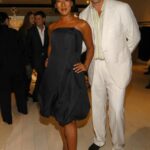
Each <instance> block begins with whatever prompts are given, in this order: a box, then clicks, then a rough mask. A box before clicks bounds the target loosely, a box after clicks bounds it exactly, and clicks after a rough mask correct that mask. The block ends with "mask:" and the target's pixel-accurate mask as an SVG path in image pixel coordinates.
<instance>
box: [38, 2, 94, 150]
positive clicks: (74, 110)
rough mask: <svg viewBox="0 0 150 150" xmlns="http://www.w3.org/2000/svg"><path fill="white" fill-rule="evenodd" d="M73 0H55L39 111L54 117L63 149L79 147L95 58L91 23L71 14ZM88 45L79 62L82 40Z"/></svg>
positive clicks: (73, 149) (88, 106)
mask: <svg viewBox="0 0 150 150" xmlns="http://www.w3.org/2000/svg"><path fill="white" fill-rule="evenodd" d="M72 5H73V2H72V1H71V0H56V3H55V7H56V8H57V10H58V12H59V13H60V15H61V16H60V19H59V20H58V21H56V22H54V23H52V24H50V25H49V37H50V42H49V49H48V55H49V57H48V62H47V63H46V64H47V68H46V70H45V74H44V76H43V81H42V83H41V87H40V97H41V101H40V113H41V115H43V116H46V117H49V116H51V115H52V116H54V117H55V118H56V120H57V121H58V122H59V125H60V131H61V134H62V137H63V150H76V149H77V126H76V120H80V119H83V118H85V117H86V116H87V114H88V112H89V109H90V105H89V100H88V94H87V89H86V85H85V82H84V73H83V72H85V71H87V70H88V67H89V65H90V62H91V60H92V57H93V42H92V35H91V29H90V27H89V25H88V24H87V23H86V22H85V21H83V20H80V19H78V18H76V17H74V16H73V15H72V14H71V7H72ZM83 40H84V42H85V44H86V46H87V55H86V60H85V62H84V64H82V63H81V62H80V55H81V49H82V41H83Z"/></svg>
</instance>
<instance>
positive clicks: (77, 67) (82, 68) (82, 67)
mask: <svg viewBox="0 0 150 150" xmlns="http://www.w3.org/2000/svg"><path fill="white" fill-rule="evenodd" d="M73 70H74V71H75V72H76V73H81V72H85V71H87V67H86V66H85V65H84V64H82V63H76V64H75V65H74V66H73Z"/></svg>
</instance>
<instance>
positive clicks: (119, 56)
mask: <svg viewBox="0 0 150 150" xmlns="http://www.w3.org/2000/svg"><path fill="white" fill-rule="evenodd" d="M80 18H81V19H83V20H86V21H87V22H88V23H89V25H90V26H91V29H92V34H93V40H95V39H94V25H93V23H94V22H93V19H92V16H91V11H90V6H88V7H87V8H86V9H84V10H83V11H82V12H81V14H80ZM101 40H102V41H101V42H99V43H101V45H100V47H102V50H103V53H104V57H105V60H106V63H107V67H108V68H109V72H110V74H111V76H112V78H113V80H114V81H115V83H116V85H117V86H118V87H120V88H125V87H126V86H127V85H128V83H129V81H130V77H131V66H132V62H131V53H132V52H133V50H134V49H135V47H136V46H137V44H138V42H139V40H140V32H139V27H138V24H137V22H136V19H135V17H134V15H133V13H132V10H131V8H130V7H129V5H128V4H126V3H123V2H120V1H116V0H105V9H104V16H103V31H102V39H101ZM99 43H97V44H99ZM83 51H85V46H84V44H83ZM94 67H95V65H94V60H93V61H92V63H91V65H90V67H89V71H88V72H89V79H90V83H91V84H92V80H93V70H94Z"/></svg>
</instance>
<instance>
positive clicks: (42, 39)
mask: <svg viewBox="0 0 150 150" xmlns="http://www.w3.org/2000/svg"><path fill="white" fill-rule="evenodd" d="M37 29H38V32H39V35H40V39H41V43H42V46H44V38H45V26H43V29H42V30H41V29H40V28H39V27H38V26H37Z"/></svg>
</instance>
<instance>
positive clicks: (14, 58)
mask: <svg viewBox="0 0 150 150" xmlns="http://www.w3.org/2000/svg"><path fill="white" fill-rule="evenodd" d="M11 92H14V93H15V95H16V101H17V108H18V111H19V112H22V113H27V102H26V96H25V84H24V69H23V61H22V53H21V51H20V49H19V44H18V33H17V31H16V30H14V29H10V28H8V27H7V26H1V27H0V107H1V113H2V117H3V120H4V121H6V122H9V123H10V122H12V115H11Z"/></svg>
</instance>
